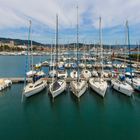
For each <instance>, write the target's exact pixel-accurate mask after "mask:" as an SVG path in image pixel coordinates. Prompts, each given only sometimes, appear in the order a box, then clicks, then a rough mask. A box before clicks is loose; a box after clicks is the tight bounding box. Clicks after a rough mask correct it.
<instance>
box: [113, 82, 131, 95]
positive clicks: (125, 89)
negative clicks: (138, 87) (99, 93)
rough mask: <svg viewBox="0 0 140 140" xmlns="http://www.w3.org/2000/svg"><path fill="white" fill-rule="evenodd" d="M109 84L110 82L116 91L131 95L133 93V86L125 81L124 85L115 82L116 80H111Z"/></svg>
mask: <svg viewBox="0 0 140 140" xmlns="http://www.w3.org/2000/svg"><path fill="white" fill-rule="evenodd" d="M111 84H112V87H113V89H115V90H116V91H118V92H120V93H123V94H124V95H127V96H131V95H132V93H133V88H132V87H131V86H130V85H129V84H127V83H125V85H124V84H122V83H120V82H119V81H118V82H116V81H114V80H112V81H111Z"/></svg>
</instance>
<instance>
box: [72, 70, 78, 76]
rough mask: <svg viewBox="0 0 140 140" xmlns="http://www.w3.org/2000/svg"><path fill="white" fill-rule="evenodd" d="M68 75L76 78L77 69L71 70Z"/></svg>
mask: <svg viewBox="0 0 140 140" xmlns="http://www.w3.org/2000/svg"><path fill="white" fill-rule="evenodd" d="M70 77H71V78H77V77H78V74H77V71H75V70H73V71H72V72H71V73H70Z"/></svg>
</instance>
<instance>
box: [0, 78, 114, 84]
mask: <svg viewBox="0 0 140 140" xmlns="http://www.w3.org/2000/svg"><path fill="white" fill-rule="evenodd" d="M1 79H8V80H11V81H12V83H13V84H16V83H24V80H25V79H24V77H8V78H5V77H4V78H1ZM44 79H45V80H46V81H47V83H51V82H52V81H53V80H55V78H54V79H52V78H44ZM80 79H82V80H86V79H85V78H80ZM104 79H105V80H106V81H111V78H104ZM65 80H66V82H67V83H70V82H71V81H74V80H77V78H71V77H68V78H65ZM26 82H32V78H26Z"/></svg>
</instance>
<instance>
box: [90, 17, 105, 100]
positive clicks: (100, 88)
mask: <svg viewBox="0 0 140 140" xmlns="http://www.w3.org/2000/svg"><path fill="white" fill-rule="evenodd" d="M99 27H100V36H99V38H100V47H101V58H102V63H101V65H102V70H101V73H100V77H98V78H90V79H89V86H90V87H91V88H92V90H94V91H95V92H96V93H98V94H99V95H100V96H102V97H104V96H105V93H106V90H107V82H106V81H105V80H104V78H103V56H102V55H103V53H102V51H103V46H102V29H101V17H100V19H99Z"/></svg>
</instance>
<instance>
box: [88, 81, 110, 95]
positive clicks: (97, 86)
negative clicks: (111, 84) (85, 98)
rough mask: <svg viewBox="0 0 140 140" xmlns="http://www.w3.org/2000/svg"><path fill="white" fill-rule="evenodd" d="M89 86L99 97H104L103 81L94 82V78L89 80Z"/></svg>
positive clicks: (105, 83) (105, 84) (105, 85)
mask: <svg viewBox="0 0 140 140" xmlns="http://www.w3.org/2000/svg"><path fill="white" fill-rule="evenodd" d="M89 86H90V87H91V88H92V90H94V91H95V92H96V93H98V94H99V95H100V96H102V97H104V96H105V93H106V90H107V82H106V81H104V80H101V82H100V81H99V80H97V81H96V80H95V79H94V78H91V79H89Z"/></svg>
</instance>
